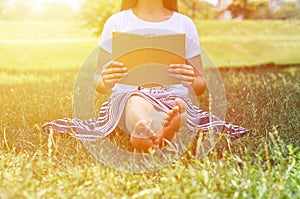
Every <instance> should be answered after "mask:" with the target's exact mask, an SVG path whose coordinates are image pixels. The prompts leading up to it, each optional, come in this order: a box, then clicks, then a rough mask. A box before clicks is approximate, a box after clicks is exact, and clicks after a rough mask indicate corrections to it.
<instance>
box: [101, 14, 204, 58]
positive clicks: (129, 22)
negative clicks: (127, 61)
mask: <svg viewBox="0 0 300 199" xmlns="http://www.w3.org/2000/svg"><path fill="white" fill-rule="evenodd" d="M113 32H129V33H135V34H147V35H149V34H151V35H166V34H175V33H179V34H186V59H188V58H192V57H194V56H196V55H199V54H200V53H201V48H200V43H199V38H198V32H197V29H196V27H195V24H194V22H193V21H192V20H191V19H190V18H189V17H187V16H185V15H183V14H180V13H178V12H174V13H173V15H172V16H171V17H170V18H169V19H168V20H166V21H162V22H149V21H144V20H142V19H140V18H138V17H137V16H136V15H135V14H134V13H133V12H132V9H128V10H124V11H121V12H119V13H116V14H114V15H112V16H111V17H110V18H109V19H108V20H107V21H106V23H105V24H104V27H103V31H102V35H101V39H100V42H99V46H100V47H101V48H103V49H104V50H106V51H107V52H109V53H111V51H112V42H111V38H112V33H113Z"/></svg>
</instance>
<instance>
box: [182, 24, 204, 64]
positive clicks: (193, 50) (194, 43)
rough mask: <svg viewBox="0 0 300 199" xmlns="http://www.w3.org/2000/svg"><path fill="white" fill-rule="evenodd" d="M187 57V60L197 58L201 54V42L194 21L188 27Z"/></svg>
mask: <svg viewBox="0 0 300 199" xmlns="http://www.w3.org/2000/svg"><path fill="white" fill-rule="evenodd" d="M186 34H187V35H186V37H187V38H186V55H185V57H186V58H187V59H189V58H192V57H195V56H197V55H199V54H200V53H201V47H200V41H199V36H198V31H197V28H196V26H195V24H194V22H193V21H192V20H189V23H188V24H187V27H186Z"/></svg>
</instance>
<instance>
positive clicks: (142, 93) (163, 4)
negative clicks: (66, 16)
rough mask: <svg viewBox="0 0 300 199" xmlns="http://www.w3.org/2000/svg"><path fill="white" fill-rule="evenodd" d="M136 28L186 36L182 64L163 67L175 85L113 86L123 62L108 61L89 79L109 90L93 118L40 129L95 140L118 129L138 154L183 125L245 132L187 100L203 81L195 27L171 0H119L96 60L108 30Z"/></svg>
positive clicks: (106, 50)
mask: <svg viewBox="0 0 300 199" xmlns="http://www.w3.org/2000/svg"><path fill="white" fill-rule="evenodd" d="M141 29H143V31H144V32H143V34H150V35H158V34H160V33H157V32H156V31H155V30H158V29H160V30H167V31H169V32H176V33H181V34H182V33H183V34H185V35H186V55H185V59H186V63H185V64H178V63H174V64H171V65H170V66H169V75H170V76H171V77H173V78H175V79H177V80H178V81H179V82H180V84H176V85H169V86H158V87H152V88H140V87H137V86H130V85H125V84H119V83H118V82H119V81H120V80H121V79H123V78H126V75H127V73H128V69H127V67H126V66H125V65H124V64H123V63H120V62H116V61H108V62H107V63H106V64H105V66H103V67H102V68H103V69H102V70H100V71H99V72H97V73H96V74H95V78H94V82H95V85H96V90H97V91H99V92H101V93H105V92H108V91H111V90H112V91H113V92H112V95H111V96H110V97H109V99H108V100H107V101H106V102H105V103H104V104H103V105H102V106H101V109H100V112H99V115H98V116H97V117H96V118H92V119H90V120H80V119H76V118H74V119H69V118H66V119H59V120H55V121H53V122H50V123H47V124H45V125H44V126H43V128H44V129H45V131H48V130H49V129H52V130H54V131H58V132H68V133H70V134H71V135H73V136H75V137H76V138H79V139H85V140H86V139H88V140H95V139H99V138H101V137H103V136H107V135H108V134H110V133H111V132H113V131H114V130H115V128H116V127H117V126H118V127H121V129H122V130H124V131H125V132H127V133H129V134H130V136H131V137H130V142H131V144H132V145H133V146H134V147H135V149H136V150H137V151H144V152H146V151H148V150H149V149H150V148H154V149H155V148H162V147H163V146H164V145H165V144H166V142H165V141H169V142H171V141H172V138H173V137H174V135H175V134H176V132H177V131H178V129H179V128H180V127H181V126H182V125H184V124H186V126H187V127H188V129H189V131H190V132H195V128H196V127H197V128H199V129H201V130H202V131H208V128H210V127H212V126H213V127H214V128H218V129H219V132H221V131H222V132H223V131H225V132H226V133H227V134H230V135H233V136H239V135H241V134H244V133H245V132H246V131H247V130H246V129H244V128H242V127H239V126H235V125H230V124H228V123H226V122H225V121H222V120H220V119H218V118H217V117H215V116H211V115H209V114H208V113H207V112H204V111H202V110H200V109H199V108H198V107H197V106H195V105H194V104H193V103H192V102H191V100H190V99H189V95H190V93H193V94H196V95H201V94H202V93H203V92H204V91H205V89H206V83H205V78H204V76H203V74H202V62H201V57H200V53H201V49H200V44H199V38H198V33H197V30H196V27H195V25H194V23H193V21H192V20H191V19H190V18H188V17H187V16H185V15H182V14H180V13H178V9H177V1H176V0H123V2H122V8H121V12H119V13H116V14H114V15H112V16H111V17H110V18H109V19H108V20H107V22H106V23H105V25H104V28H103V32H102V35H101V40H100V44H99V45H100V49H101V50H100V51H101V53H100V56H102V55H103V56H106V55H110V54H111V46H109V45H107V41H109V40H111V38H112V33H113V32H135V31H136V32H138V31H139V30H141ZM145 31H148V32H145ZM153 31H154V32H153ZM139 34H140V33H139ZM195 44H196V45H195ZM211 118H212V120H211Z"/></svg>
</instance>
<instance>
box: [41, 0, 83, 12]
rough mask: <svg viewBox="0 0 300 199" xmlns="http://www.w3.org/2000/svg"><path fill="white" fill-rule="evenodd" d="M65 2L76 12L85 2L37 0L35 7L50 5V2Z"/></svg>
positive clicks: (77, 0) (74, 0) (79, 0)
mask: <svg viewBox="0 0 300 199" xmlns="http://www.w3.org/2000/svg"><path fill="white" fill-rule="evenodd" d="M62 1H63V2H66V3H67V4H69V5H70V6H71V8H72V9H73V10H74V11H78V10H79V8H80V6H81V4H82V3H83V2H84V1H85V0H38V2H37V5H38V6H42V5H43V4H44V3H51V2H62Z"/></svg>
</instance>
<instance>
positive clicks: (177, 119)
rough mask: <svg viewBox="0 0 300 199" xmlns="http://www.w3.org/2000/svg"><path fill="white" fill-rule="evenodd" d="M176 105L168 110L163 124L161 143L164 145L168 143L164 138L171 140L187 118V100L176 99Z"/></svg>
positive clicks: (160, 135) (161, 145) (160, 136)
mask: <svg viewBox="0 0 300 199" xmlns="http://www.w3.org/2000/svg"><path fill="white" fill-rule="evenodd" d="M175 103H176V106H175V107H174V108H173V109H172V110H171V111H170V112H168V115H167V117H166V118H165V122H164V124H163V127H162V130H161V132H160V134H159V136H158V137H159V138H160V141H159V145H160V147H163V146H165V145H166V143H165V142H164V140H168V141H171V140H172V139H173V137H174V135H175V133H176V132H177V131H178V129H179V128H180V127H181V126H182V125H183V124H184V123H185V120H186V107H185V102H184V101H183V100H182V99H180V98H176V99H175Z"/></svg>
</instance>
